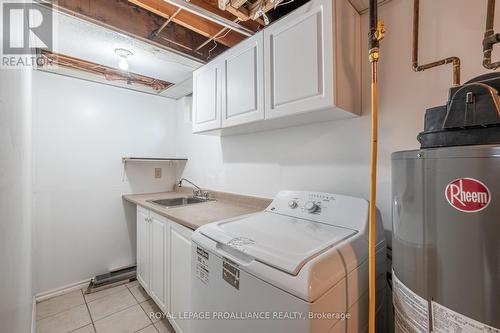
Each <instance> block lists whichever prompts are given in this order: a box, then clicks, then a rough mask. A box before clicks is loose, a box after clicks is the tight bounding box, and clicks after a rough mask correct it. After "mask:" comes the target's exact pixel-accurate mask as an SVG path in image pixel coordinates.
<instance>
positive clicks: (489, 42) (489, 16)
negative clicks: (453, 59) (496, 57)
mask: <svg viewBox="0 0 500 333" xmlns="http://www.w3.org/2000/svg"><path fill="white" fill-rule="evenodd" d="M494 21H495V0H488V10H487V12H486V31H485V32H484V39H483V67H484V68H486V69H497V68H498V67H500V61H497V62H494V63H492V62H491V53H492V51H493V45H495V44H496V43H498V42H500V34H496V33H495V32H494V30H493V23H494Z"/></svg>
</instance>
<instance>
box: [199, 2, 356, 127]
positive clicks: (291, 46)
mask: <svg viewBox="0 0 500 333" xmlns="http://www.w3.org/2000/svg"><path fill="white" fill-rule="evenodd" d="M360 24H361V23H360V15H359V13H358V12H357V11H356V10H355V9H354V7H353V6H352V5H351V4H350V2H349V1H348V0H311V1H309V2H307V3H305V4H304V5H303V6H301V7H300V8H298V9H296V10H295V11H293V12H291V13H290V14H288V15H286V16H284V17H283V18H281V19H279V20H278V21H276V22H273V23H272V24H271V25H269V26H268V27H266V28H265V29H263V30H262V31H261V32H259V33H257V34H255V35H254V36H252V37H250V38H248V39H247V40H245V41H243V42H241V43H240V44H238V45H236V46H234V47H233V48H232V49H230V50H229V51H227V52H225V53H223V54H221V55H220V56H219V57H217V59H215V60H214V61H213V62H211V63H209V64H207V65H205V66H203V67H202V68H200V69H198V70H197V71H196V72H195V73H194V88H193V118H194V122H193V132H195V133H196V132H205V133H210V134H222V135H228V134H229V135H230V134H239V133H248V132H255V131H260V130H268V129H272V128H279V127H287V126H294V125H300V124H305V123H311V122H318V121H328V120H336V119H345V118H350V117H354V116H356V115H359V114H360V113H361V28H360ZM221 72H222V75H220V73H221ZM218 88H219V89H218ZM219 112H220V113H219ZM217 115H220V117H217ZM219 118H222V119H219Z"/></svg>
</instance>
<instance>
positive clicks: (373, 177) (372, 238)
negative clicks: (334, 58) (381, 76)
mask: <svg viewBox="0 0 500 333" xmlns="http://www.w3.org/2000/svg"><path fill="white" fill-rule="evenodd" d="M371 65H372V66H371V71H372V82H371V112H372V122H371V131H372V133H371V156H370V161H371V163H370V164H371V165H370V170H371V171H370V219H369V223H370V224H369V231H368V234H369V240H368V247H369V251H368V252H369V254H368V257H369V259H368V260H369V268H368V270H369V318H368V320H369V321H368V324H369V333H375V305H376V293H375V290H376V287H375V279H376V266H375V246H376V244H375V242H376V223H377V208H376V201H377V154H378V61H372V63H371Z"/></svg>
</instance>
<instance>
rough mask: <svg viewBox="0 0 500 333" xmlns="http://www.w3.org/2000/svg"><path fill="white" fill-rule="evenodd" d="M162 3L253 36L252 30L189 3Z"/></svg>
mask: <svg viewBox="0 0 500 333" xmlns="http://www.w3.org/2000/svg"><path fill="white" fill-rule="evenodd" d="M164 1H165V2H167V3H169V4H171V5H174V6H177V7H179V8H182V9H183V10H185V11H188V12H190V13H193V14H195V15H198V16H200V17H203V18H205V19H207V20H209V21H212V22H214V23H217V24H219V25H222V26H224V27H226V28H228V29H231V30H234V31H236V32H238V33H240V34H242V35H244V36H247V37H250V36H253V35H254V32H253V31H252V30H250V29H248V28H246V27H244V26H242V25H241V24H238V23H235V22H233V21H231V20H228V19H226V18H224V17H221V16H219V15H217V14H215V13H212V12H211V11H209V10H206V9H204V8H201V7H198V6H196V5H193V4H192V3H189V2H187V1H185V0H164Z"/></svg>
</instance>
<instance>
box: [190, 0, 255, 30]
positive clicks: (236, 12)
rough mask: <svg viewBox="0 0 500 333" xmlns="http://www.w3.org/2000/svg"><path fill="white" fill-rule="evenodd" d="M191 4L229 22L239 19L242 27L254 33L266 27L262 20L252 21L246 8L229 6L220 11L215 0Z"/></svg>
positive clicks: (199, 0) (193, 0)
mask: <svg viewBox="0 0 500 333" xmlns="http://www.w3.org/2000/svg"><path fill="white" fill-rule="evenodd" d="M189 2H191V3H192V4H193V5H196V6H198V7H201V8H203V9H206V10H209V11H211V12H212V13H214V14H217V15H219V16H222V17H225V18H227V19H229V20H234V19H235V18H239V19H240V21H241V22H240V24H241V25H243V26H245V27H247V28H249V29H251V30H253V31H258V30H259V29H260V27H261V26H263V25H264V21H262V20H261V19H259V20H257V21H253V20H251V19H250V17H249V16H248V10H246V8H244V7H241V8H239V9H237V8H234V7H233V6H231V5H229V4H228V5H227V6H226V10H220V9H219V7H218V1H217V0H215V1H214V0H209V1H205V0H190V1H189ZM208 2H210V3H208Z"/></svg>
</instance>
